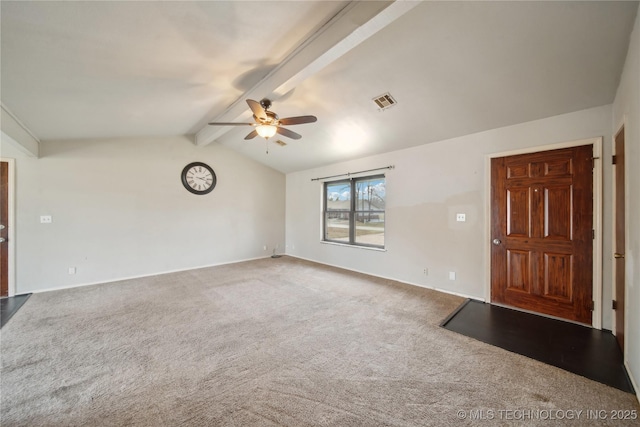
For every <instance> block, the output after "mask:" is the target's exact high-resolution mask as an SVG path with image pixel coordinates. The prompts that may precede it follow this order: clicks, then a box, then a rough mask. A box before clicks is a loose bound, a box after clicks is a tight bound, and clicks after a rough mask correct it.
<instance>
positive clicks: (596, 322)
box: [484, 137, 603, 329]
mask: <svg viewBox="0 0 640 427" xmlns="http://www.w3.org/2000/svg"><path fill="white" fill-rule="evenodd" d="M590 144H591V145H593V157H602V137H595V138H589V139H581V140H577V141H567V142H559V143H555V144H548V145H540V146H535V147H527V148H521V149H518V150H511V151H503V152H499V153H490V154H486V155H485V230H484V237H485V251H484V258H485V285H484V290H485V292H484V294H485V300H486V301H487V302H491V159H494V158H496V157H506V156H514V155H517V154H528V153H537V152H541V151H550V150H558V149H561V148H570V147H578V146H581V145H590ZM602 169H603V168H602V159H601V158H600V161H595V162H594V168H593V228H594V230H595V239H594V240H593V301H594V310H593V313H592V316H591V322H592V326H593V328H595V329H602Z"/></svg>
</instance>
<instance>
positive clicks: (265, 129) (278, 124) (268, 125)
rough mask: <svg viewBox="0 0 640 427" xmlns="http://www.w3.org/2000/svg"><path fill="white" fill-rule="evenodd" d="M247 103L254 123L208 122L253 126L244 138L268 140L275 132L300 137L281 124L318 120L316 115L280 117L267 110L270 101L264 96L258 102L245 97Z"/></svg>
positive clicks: (292, 137)
mask: <svg viewBox="0 0 640 427" xmlns="http://www.w3.org/2000/svg"><path fill="white" fill-rule="evenodd" d="M247 104H249V108H251V111H252V112H253V119H254V120H255V122H254V123H230V122H212V123H209V124H210V125H212V126H254V127H255V129H254V130H252V131H251V132H249V134H248V135H247V136H245V137H244V139H246V140H248V139H253V138H255V137H256V136H258V135H260V136H261V137H263V138H264V139H267V140H268V139H269V138H271V137H272V136H273V135H275V134H276V133H279V134H280V135H282V136H286V137H287V138H291V139H300V138H302V135H300V134H299V133H296V132H293V131H290V130H289V129H285V128H283V127H282V126H290V125H301V124H304V123H313V122H315V121H317V120H318V118H317V117H316V116H297V117H286V118H284V119H280V118H278V115H277V114H276V113H274V112H273V111H269V108H271V101H270V100H268V99H266V98H265V99H263V100H262V101H260V102H258V101H254V100H253V99H247Z"/></svg>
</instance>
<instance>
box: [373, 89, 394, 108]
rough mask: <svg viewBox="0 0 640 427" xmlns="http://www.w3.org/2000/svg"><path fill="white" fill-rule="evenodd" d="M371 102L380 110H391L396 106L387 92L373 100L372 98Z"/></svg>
mask: <svg viewBox="0 0 640 427" xmlns="http://www.w3.org/2000/svg"><path fill="white" fill-rule="evenodd" d="M373 102H375V103H376V105H377V106H378V108H379V109H380V110H386V109H387V108H391V107H393V106H394V105H396V100H395V99H393V97H392V96H391V95H390V94H389V92H387V93H385V94H382V95H380V96H376V97H375V98H373Z"/></svg>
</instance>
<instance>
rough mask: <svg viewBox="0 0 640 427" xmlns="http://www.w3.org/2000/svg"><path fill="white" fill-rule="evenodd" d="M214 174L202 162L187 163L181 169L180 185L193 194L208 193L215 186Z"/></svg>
mask: <svg viewBox="0 0 640 427" xmlns="http://www.w3.org/2000/svg"><path fill="white" fill-rule="evenodd" d="M216 182H217V179H216V174H215V172H213V169H211V167H209V165H207V164H205V163H202V162H193V163H189V164H188V165H187V166H185V167H184V169H182V184H183V185H184V187H185V188H186V189H187V190H189V191H190V192H192V193H193V194H207V193H210V192H211V191H212V190H213V189H214V187H215V186H216Z"/></svg>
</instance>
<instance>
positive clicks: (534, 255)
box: [491, 145, 593, 324]
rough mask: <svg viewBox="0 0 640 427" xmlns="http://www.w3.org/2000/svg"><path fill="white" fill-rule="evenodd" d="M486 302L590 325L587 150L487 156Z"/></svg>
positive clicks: (590, 185)
mask: <svg viewBox="0 0 640 427" xmlns="http://www.w3.org/2000/svg"><path fill="white" fill-rule="evenodd" d="M491 231H492V235H491V239H492V245H491V248H492V250H491V299H492V302H494V303H499V304H504V305H509V306H513V307H517V308H521V309H525V310H530V311H534V312H537V313H542V314H546V315H550V316H556V317H561V318H564V319H569V320H573V321H576V322H581V323H587V324H591V311H592V309H593V306H592V304H593V302H592V293H593V292H592V286H593V253H592V247H593V146H592V145H586V146H581V147H572V148H566V149H560V150H552V151H545V152H540V153H532V154H522V155H516V156H509V157H501V158H496V159H492V162H491Z"/></svg>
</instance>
